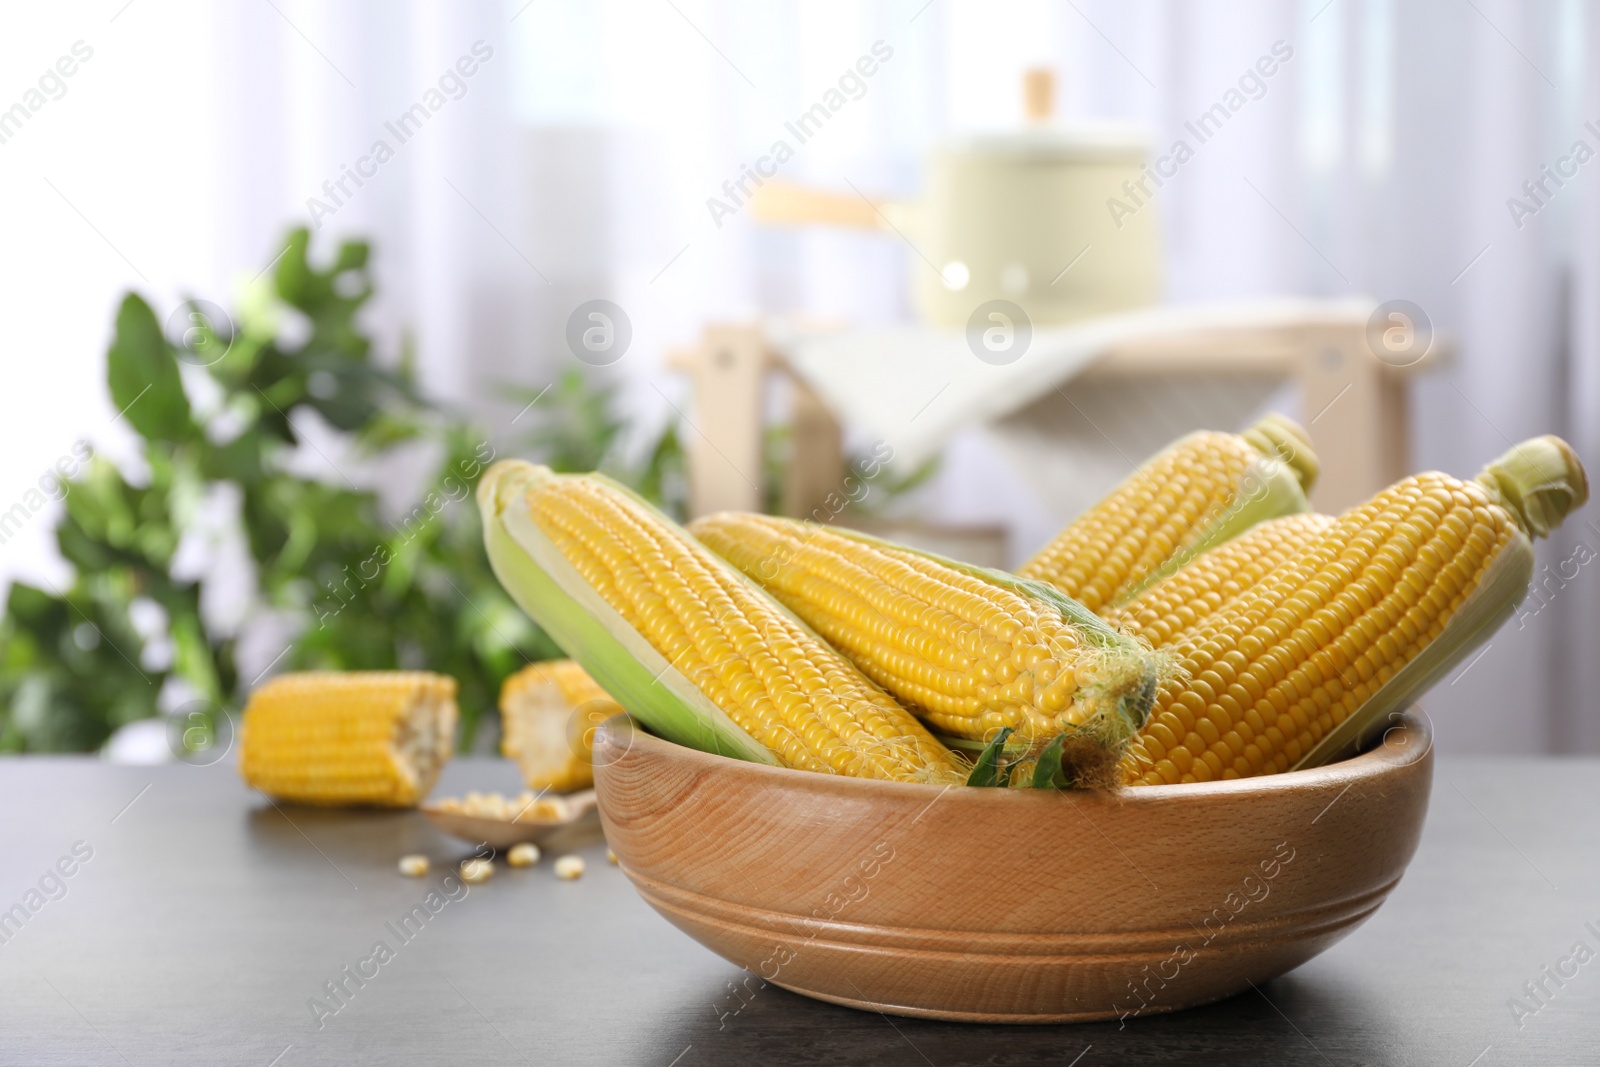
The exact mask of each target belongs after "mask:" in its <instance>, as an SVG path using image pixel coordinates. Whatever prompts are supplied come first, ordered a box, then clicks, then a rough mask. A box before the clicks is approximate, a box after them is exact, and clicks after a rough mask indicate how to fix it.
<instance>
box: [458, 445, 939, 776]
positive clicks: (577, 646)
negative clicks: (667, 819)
mask: <svg viewBox="0 0 1600 1067" xmlns="http://www.w3.org/2000/svg"><path fill="white" fill-rule="evenodd" d="M478 500H479V506H480V508H481V509H482V511H483V515H484V537H485V543H486V544H487V546H488V550H489V558H490V561H491V563H492V564H493V565H494V568H495V573H496V574H497V575H498V576H499V578H500V581H501V583H502V584H503V585H504V586H505V587H506V589H507V590H508V591H509V592H510V593H511V595H512V597H513V598H514V599H516V600H517V602H518V603H519V604H521V605H522V607H523V609H524V610H525V611H527V612H528V613H529V614H530V615H532V616H533V618H534V619H535V621H537V622H538V623H539V624H540V625H541V626H542V627H543V628H544V629H545V630H546V632H548V633H549V634H550V635H551V636H552V637H554V638H555V640H556V642H557V643H558V644H560V645H561V646H562V647H563V648H564V649H565V650H566V651H567V653H568V654H569V655H570V656H572V658H574V659H576V660H577V661H578V662H579V663H581V664H583V667H584V669H585V670H587V671H588V672H589V674H590V675H591V676H592V677H593V678H594V679H595V680H596V681H597V682H599V683H600V684H601V685H602V686H604V687H605V688H606V690H607V691H608V692H610V693H611V694H612V695H613V696H615V697H617V698H618V699H619V700H620V701H622V702H623V703H624V704H625V705H626V706H627V707H628V708H629V710H630V711H631V712H632V713H633V714H634V715H636V716H637V717H638V718H639V719H641V720H642V721H643V722H644V724H645V725H646V726H649V727H650V728H651V729H653V730H655V731H656V732H657V733H660V734H663V735H664V736H666V737H667V738H669V739H670V740H674V741H677V742H679V743H680V744H685V745H689V746H691V747H695V748H701V749H704V750H707V751H712V752H721V753H723V754H725V755H730V756H736V757H739V758H743V759H748V760H755V761H758V762H764V763H770V764H780V763H781V764H782V765H784V766H788V767H794V768H799V769H802V770H811V771H821V772H826V773H835V774H849V775H855V776H858V777H872V778H889V779H899V780H906V781H923V782H941V783H943V782H959V781H960V780H961V778H962V767H961V764H960V763H959V762H958V760H957V759H956V757H955V756H954V755H953V754H952V753H951V752H950V751H949V750H948V749H946V748H945V747H944V746H943V745H941V744H939V743H938V742H937V741H935V740H934V738H933V737H932V735H930V734H929V733H928V731H927V729H926V728H925V727H924V726H923V725H922V724H921V723H919V722H918V721H917V720H916V719H915V718H914V717H913V716H912V715H911V714H910V713H909V712H908V711H906V710H905V709H904V708H902V707H901V706H900V705H899V704H897V703H896V702H895V701H894V700H893V698H891V697H890V696H889V695H888V694H886V693H884V692H883V691H882V690H881V689H879V688H878V687H877V686H876V685H874V684H873V683H872V682H871V681H869V680H868V679H867V678H866V677H865V676H863V675H862V674H861V672H860V671H858V670H857V669H856V668H855V667H854V666H852V665H851V663H850V662H849V661H848V660H847V659H845V658H844V657H843V656H842V655H840V654H839V653H838V652H836V651H834V650H833V649H832V648H830V647H828V645H826V644H825V643H824V642H823V641H822V640H821V639H820V638H819V637H817V635H816V634H814V633H812V632H811V631H810V630H809V629H807V628H806V627H805V626H804V625H803V624H802V623H800V622H799V620H797V619H795V618H794V617H793V616H792V615H790V614H789V613H788V612H787V611H785V610H784V609H783V608H782V607H781V606H780V605H779V604H778V603H777V602H776V601H774V600H773V599H772V598H771V597H769V596H768V595H767V594H766V593H764V592H762V591H761V590H760V589H759V588H757V587H756V586H755V585H754V584H753V583H751V582H750V581H749V580H748V579H746V578H745V577H744V576H743V575H741V574H739V573H738V572H737V571H735V570H733V569H732V568H730V567H728V566H727V565H726V564H725V563H723V562H722V561H721V560H719V559H718V558H717V557H716V556H715V555H713V554H712V553H711V552H710V551H709V550H708V549H707V548H706V547H705V546H704V545H702V544H700V543H699V542H698V541H696V540H694V538H692V537H690V536H689V535H688V534H687V533H685V532H684V531H683V530H682V529H681V528H680V527H678V526H677V525H675V524H674V523H672V522H671V521H670V520H668V519H667V518H666V517H665V516H663V515H661V514H660V513H659V512H658V511H656V510H655V509H654V508H652V507H651V506H650V505H649V504H647V503H645V502H644V501H643V500H642V499H640V498H638V497H637V496H635V495H634V494H632V493H631V492H629V491H628V490H626V489H623V488H622V487H621V486H619V485H617V484H616V483H614V482H612V481H610V480H609V479H607V478H604V477H603V476H600V475H592V474H591V475H557V474H554V473H552V472H551V471H550V470H549V469H548V468H545V467H536V466H534V465H532V464H529V463H523V462H520V461H504V462H501V463H498V464H496V465H495V466H494V467H492V468H490V470H489V471H488V473H487V474H486V475H485V476H484V479H483V481H482V482H481V483H480V485H479V489H478Z"/></svg>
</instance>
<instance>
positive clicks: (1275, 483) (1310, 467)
mask: <svg viewBox="0 0 1600 1067" xmlns="http://www.w3.org/2000/svg"><path fill="white" fill-rule="evenodd" d="M1318 470H1319V466H1318V462H1317V457H1316V453H1315V452H1314V451H1312V448H1311V441H1310V439H1309V438H1308V437H1307V436H1306V432H1305V431H1304V430H1302V429H1301V428H1300V427H1299V426H1298V425H1297V424H1296V423H1295V422H1293V421H1292V420H1290V419H1287V418H1285V417H1284V416H1282V415H1268V416H1267V417H1266V418H1264V419H1262V420H1261V421H1260V422H1258V423H1256V424H1255V425H1254V426H1252V427H1250V428H1249V429H1248V430H1246V431H1244V432H1243V433H1242V434H1232V433H1220V432H1215V431H1210V430H1202V431H1198V432H1196V433H1192V434H1189V435H1188V436H1186V437H1182V438H1180V439H1178V440H1177V441H1175V442H1173V443H1172V444H1171V445H1169V446H1167V447H1166V448H1165V449H1163V450H1162V451H1161V452H1159V453H1157V454H1156V455H1155V456H1153V457H1151V458H1150V459H1149V460H1147V461H1145V462H1144V463H1143V464H1141V465H1140V466H1139V468H1138V469H1137V470H1136V471H1134V472H1133V473H1132V474H1130V475H1129V476H1128V477H1127V478H1126V479H1124V480H1123V481H1122V483H1121V484H1120V485H1118V486H1117V487H1116V488H1115V489H1114V490H1112V491H1111V493H1110V495H1108V496H1107V497H1106V498H1105V499H1104V500H1102V501H1101V502H1100V503H1098V504H1096V505H1095V506H1094V507H1092V508H1090V509H1089V510H1088V511H1087V512H1085V513H1084V514H1083V515H1081V516H1079V517H1078V518H1077V519H1075V520H1074V521H1073V522H1071V523H1069V524H1068V525H1067V526H1066V528H1065V529H1063V530H1062V531H1061V532H1060V533H1059V534H1057V535H1056V536H1055V537H1054V538H1053V539H1052V540H1051V541H1050V543H1049V544H1047V545H1046V546H1045V547H1044V548H1042V549H1040V550H1039V552H1038V553H1037V554H1035V555H1034V556H1033V558H1032V559H1030V560H1028V562H1027V563H1025V564H1023V565H1022V567H1021V568H1020V569H1018V571H1017V573H1018V574H1020V575H1021V576H1022V577H1024V578H1029V579H1032V580H1035V581H1040V582H1045V583H1047V584H1049V585H1051V586H1053V587H1055V588H1056V589H1058V590H1060V591H1061V592H1063V593H1065V594H1066V595H1067V596H1069V597H1071V598H1072V599H1074V600H1076V601H1078V602H1079V603H1080V604H1082V605H1083V606H1084V607H1086V608H1088V609H1089V610H1090V611H1095V612H1099V611H1104V610H1106V609H1108V608H1112V607H1115V606H1117V605H1120V604H1122V603H1124V602H1126V601H1127V600H1129V599H1131V598H1132V597H1134V596H1136V595H1138V594H1139V593H1140V592H1141V591H1142V590H1143V589H1145V588H1146V587H1147V586H1149V585H1152V584H1154V583H1155V582H1157V581H1159V580H1160V579H1161V578H1163V577H1165V576H1166V575H1169V574H1171V573H1173V572H1174V571H1176V570H1177V569H1178V568H1179V567H1181V566H1183V564H1185V563H1187V562H1188V561H1189V560H1191V559H1194V558H1195V557H1196V556H1198V555H1200V554H1201V553H1202V552H1205V551H1206V550H1207V549H1210V548H1213V547H1215V546H1216V545H1219V544H1222V543H1223V542H1225V541H1227V540H1229V539H1230V538H1232V537H1235V536H1237V535H1239V534H1240V533H1243V532H1244V531H1245V530H1248V529H1250V528H1251V527H1253V526H1255V525H1256V524H1257V523H1259V522H1263V521H1265V520H1267V519H1273V518H1277V517H1279V516H1282V515H1292V514H1297V513H1299V512H1303V511H1306V510H1308V508H1309V505H1308V503H1307V500H1306V496H1307V494H1308V493H1310V492H1311V487H1312V486H1313V485H1314V484H1315V482H1316V478H1317V473H1318Z"/></svg>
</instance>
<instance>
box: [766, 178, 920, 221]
mask: <svg viewBox="0 0 1600 1067" xmlns="http://www.w3.org/2000/svg"><path fill="white" fill-rule="evenodd" d="M886 206H889V205H887V204H886V202H883V201H877V200H869V199H867V198H866V197H864V196H860V195H858V194H856V193H836V192H832V191H830V190H827V189H818V188H815V187H813V186H809V185H796V184H794V183H792V182H779V181H769V182H766V183H765V184H763V185H762V186H761V187H760V188H759V189H757V190H756V193H755V195H754V196H752V197H751V198H750V210H751V212H752V217H753V218H754V219H755V220H756V221H757V222H761V223H765V224H767V225H769V226H805V225H813V224H817V223H821V224H824V225H829V226H851V227H855V228H857V229H865V230H883V229H888V228H889V223H888V221H887V220H886V219H885V218H884V213H883V210H882V209H883V208H884V207H886Z"/></svg>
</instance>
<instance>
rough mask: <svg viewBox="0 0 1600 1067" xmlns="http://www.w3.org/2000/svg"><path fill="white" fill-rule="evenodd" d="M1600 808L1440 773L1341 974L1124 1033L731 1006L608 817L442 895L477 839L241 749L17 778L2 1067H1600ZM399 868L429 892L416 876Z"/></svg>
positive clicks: (1583, 792)
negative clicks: (1395, 884) (257, 761)
mask: <svg viewBox="0 0 1600 1067" xmlns="http://www.w3.org/2000/svg"><path fill="white" fill-rule="evenodd" d="M470 788H480V789H498V790H501V791H516V790H517V789H518V782H517V781H516V779H515V776H514V773H513V772H512V769H511V767H510V765H509V764H507V763H505V762H503V761H491V760H458V761H456V762H455V763H453V764H451V765H450V767H449V768H448V769H447V771H446V774H445V778H444V780H443V782H442V783H441V785H440V789H441V790H442V791H444V792H463V791H465V790H467V789H470ZM1597 802H1600V762H1595V761H1580V760H1501V761H1487V760H1464V759H1450V758H1440V759H1439V762H1438V765H1437V773H1436V775H1435V783H1434V794H1433V802H1432V809H1431V811H1430V812H1429V815H1428V823H1427V830H1426V832H1425V834H1424V835H1423V839H1422V845H1421V849H1420V851H1419V852H1418V854H1417V857H1416V860H1415V861H1414V862H1413V864H1412V866H1411V868H1410V870H1409V872H1408V873H1407V875H1406V877H1405V879H1404V880H1403V881H1402V882H1401V883H1400V886H1399V888H1398V889H1396V891H1395V892H1394V895H1393V896H1392V897H1391V898H1390V900H1389V902H1388V903H1387V904H1386V905H1385V906H1384V907H1383V908H1381V909H1380V910H1379V911H1378V913H1377V914H1376V915H1375V916H1374V917H1373V918H1372V919H1371V920H1370V921H1369V922H1368V923H1367V924H1366V925H1365V926H1363V927H1361V928H1360V929H1358V930H1356V931H1355V932H1354V933H1353V934H1352V935H1351V936H1350V937H1348V938H1347V939H1346V940H1344V941H1343V942H1341V943H1340V944H1339V945H1337V946H1335V947H1334V948H1333V949H1331V950H1330V951H1329V952H1327V953H1325V954H1324V955H1322V956H1321V957H1319V958H1317V959H1315V960H1313V961H1311V962H1310V963H1308V964H1306V965H1305V966H1303V967H1301V968H1300V969H1299V970H1297V971H1295V972H1293V973H1291V974H1289V975H1286V976H1284V977H1282V978H1279V979H1276V980H1275V981H1272V982H1268V983H1266V984H1265V985H1263V986H1262V987H1261V989H1260V991H1259V992H1251V993H1246V994H1244V995H1242V996H1239V997H1235V998H1234V999H1232V1000H1229V1001H1226V1002H1224V1003H1221V1004H1216V1005H1213V1006H1211V1007H1207V1008H1201V1009H1196V1010H1193V1011H1188V1012H1180V1013H1176V1014H1172V1015H1167V1016H1159V1017H1147V1018H1143V1019H1139V1020H1136V1021H1134V1022H1131V1023H1130V1024H1129V1025H1128V1026H1127V1027H1126V1028H1125V1029H1119V1028H1118V1026H1117V1024H1115V1023H1109V1024H1095V1025H1085V1026H1054V1027H990V1026H962V1025H955V1024H943V1023H930V1022H921V1021H914V1020H909V1019H892V1018H885V1017H883V1016H880V1015H877V1014H873V1013H867V1012H857V1011H852V1010H849V1009H846V1008H839V1007H834V1006H832V1005H828V1004H822V1003H816V1002H813V1001H810V1000H807V999H805V998H803V997H799V996H796V995H794V994H791V993H788V992H785V991H783V990H781V989H777V988H775V987H767V988H765V989H761V990H759V991H758V992H757V993H756V994H754V995H753V996H750V995H748V994H747V997H748V1002H744V1001H740V1000H738V999H735V998H734V997H733V996H732V994H731V992H730V989H731V987H730V984H729V983H730V982H731V981H732V980H733V979H735V978H736V977H740V978H742V977H743V974H742V972H740V971H738V970H737V969H736V968H735V967H733V966H732V965H730V964H728V963H726V962H724V961H723V960H721V959H719V958H718V957H716V956H714V955H712V954H711V953H710V952H708V951H706V950H705V949H702V948H701V947H700V946H698V945H697V944H695V943H694V942H692V941H691V940H689V938H687V937H686V936H684V935H683V934H681V933H679V932H678V931H677V930H676V929H675V928H674V927H672V926H670V925H669V924H668V923H667V922H666V920H664V919H662V918H660V917H659V916H657V915H656V914H655V913H654V912H652V911H651V910H650V909H649V908H648V907H647V906H645V905H644V904H643V903H642V902H641V901H640V900H639V898H638V897H636V896H635V895H634V892H633V890H632V888H631V887H630V886H629V884H628V881H627V879H626V877H625V876H624V875H623V874H622V872H621V871H620V870H618V869H617V868H616V867H613V866H610V865H608V864H607V863H606V861H605V847H604V844H603V842H602V841H601V840H600V837H599V834H598V829H597V828H591V829H589V830H587V831H578V832H576V834H575V836H573V837H572V838H570V839H569V840H568V841H567V842H565V843H563V844H559V845H556V846H555V847H552V848H549V849H547V850H546V851H547V857H548V856H554V855H559V854H562V853H565V852H577V853H578V854H580V855H582V856H583V857H584V858H585V860H587V862H588V872H587V874H585V876H584V877H583V878H582V879H581V880H579V881H576V882H561V881H558V880H557V879H556V878H555V877H554V875H553V874H552V872H551V864H550V860H549V858H547V859H546V860H545V861H544V862H542V863H541V864H540V865H538V866H537V867H534V868H531V869H526V870H515V871H514V870H510V869H507V868H505V867H503V866H502V867H500V869H499V870H498V871H497V873H496V874H495V876H494V878H493V879H492V880H491V881H489V882H488V883H486V884H484V885H481V886H474V887H471V888H470V889H469V890H468V891H467V892H466V893H465V895H462V894H460V893H459V891H458V892H457V893H456V894H455V896H454V899H452V898H451V897H450V896H448V895H446V893H445V890H444V883H443V882H442V875H443V874H444V873H445V872H446V871H448V870H449V868H450V866H451V865H452V864H453V863H454V862H456V861H458V860H460V859H462V858H465V857H466V856H468V855H469V854H470V853H471V849H470V847H469V846H466V845H462V844H459V843H457V842H454V841H452V840H451V839H449V838H447V837H444V836H442V835H440V834H438V833H436V832H435V831H434V830H433V828H432V827H431V826H430V825H429V824H428V823H427V822H426V821H425V820H424V819H423V818H422V816H421V815H419V814H417V813H415V812H404V813H393V814H385V813H372V812H338V811H320V810H314V809H308V808H293V807H286V808H283V809H281V810H280V809H277V808H275V807H274V806H273V805H272V804H271V803H269V802H268V801H267V800H266V799H265V798H264V797H262V796H261V795H260V794H258V793H254V792H252V791H250V790H247V789H246V788H244V786H243V785H242V784H241V783H240V782H239V780H238V778H237V777H236V776H235V773H234V771H233V769H232V766H231V760H230V761H225V762H224V763H221V764H218V765H215V766H211V767H190V766H184V765H173V766H165V767H157V768H141V767H117V766H110V765H107V764H104V763H100V762H97V761H94V760H91V759H78V758H65V759H56V758H24V759H8V760H0V909H7V910H9V909H11V908H12V906H13V905H15V904H21V905H23V912H24V913H26V916H27V917H26V919H25V920H22V919H18V918H17V917H16V913H15V912H13V913H12V915H13V918H12V919H11V920H10V922H9V923H5V924H4V925H3V926H0V934H3V935H4V937H5V940H4V942H3V943H0V1063H3V1064H8V1065H9V1064H25V1065H29V1067H33V1065H42V1064H129V1065H138V1067H143V1065H146V1064H150V1065H157V1064H160V1065H167V1064H204V1065H207V1067H211V1065H217V1064H249V1065H254V1067H269V1065H274V1064H275V1065H278V1067H302V1065H307V1064H340V1065H346V1064H363V1063H372V1064H384V1065H399V1064H445V1063H448V1064H459V1065H471V1067H488V1065H491V1064H537V1065H540V1067H543V1065H546V1064H553V1065H566V1064H650V1065H657V1067H672V1065H676V1067H694V1065H697V1064H741V1065H743V1064H763V1065H777V1064H789V1063H803V1064H838V1063H850V1064H906V1065H911V1067H924V1065H927V1064H932V1065H934V1067H956V1065H958V1064H989V1065H1002V1064H1035V1063H1059V1064H1072V1063H1076V1064H1078V1065H1079V1067H1097V1065H1101V1064H1169V1063H1207V1064H1216V1065H1234V1064H1271V1065H1297V1064H1315V1065H1321V1067H1330V1065H1332V1067H1347V1065H1351V1067H1353V1065H1356V1064H1440V1065H1446V1067H1501V1065H1504V1064H1533V1063H1538V1064H1600V956H1596V957H1595V958H1593V959H1591V958H1589V954H1590V953H1600V827H1597V820H1596V809H1597V806H1600V803H1597ZM408 852H424V853H427V854H429V855H430V856H432V857H433V859H434V861H435V867H434V873H433V874H432V875H430V876H429V877H428V878H426V879H422V880H413V879H407V878H402V877H400V876H399V875H398V874H397V873H396V870H395V862H396V860H397V859H398V858H399V857H400V856H401V855H402V854H404V853H408ZM63 872H70V874H66V873H63ZM430 892H432V893H435V894H437V895H436V896H434V897H433V898H432V899H431V901H430V899H429V896H428V894H429V893H430ZM30 904H31V905H33V910H32V911H29V905H30ZM419 904H421V905H423V908H422V914H425V915H426V916H427V920H426V922H423V921H422V920H420V919H416V918H413V919H412V922H411V926H410V927H407V928H404V929H400V928H399V927H398V926H397V924H398V923H399V921H400V920H401V918H402V917H403V916H405V915H407V914H408V913H409V912H411V911H412V909H413V907H414V906H416V905H419ZM429 904H431V905H432V910H431V911H430V910H429V907H428V905H429ZM0 922H4V920H3V918H0ZM397 932H398V933H399V934H403V935H405V936H404V937H401V936H397ZM379 941H382V942H384V943H385V944H386V945H387V946H388V958H387V960H386V961H383V960H378V959H377V958H376V956H375V953H374V948H375V945H376V943H377V942H379ZM1580 945H1582V946H1584V949H1583V950H1578V946H1580ZM1579 957H1582V961H1581V962H1580V960H1579ZM346 967H350V968H357V969H361V970H364V971H365V972H366V973H368V974H369V975H371V977H369V978H368V979H366V980H365V981H364V984H357V981H356V980H354V979H351V978H348V977H345V970H344V969H345V968H346ZM1546 968H1549V970H1548V971H1547V970H1546ZM1561 972H1566V974H1567V976H1566V977H1561ZM341 979H342V980H343V982H344V989H345V990H346V991H347V992H346V993H345V995H344V997H343V998H342V999H335V998H332V997H330V995H329V994H328V992H327V985H326V984H327V983H331V982H334V981H336V980H341ZM1541 986H1542V991H1541ZM1530 991H1531V992H1530ZM316 999H321V1000H322V1002H323V1003H324V1005H328V1006H337V1007H338V1011H337V1012H332V1011H331V1010H330V1008H329V1007H324V1008H323V1009H322V1010H321V1011H320V1012H319V1011H318V1010H316V1009H315V1008H314V1007H313V1002H314V1000H316ZM1518 1003H1520V1004H1521V1005H1522V1009H1521V1010H1518V1009H1517V1004H1518ZM740 1004H743V1007H742V1008H741V1009H740V1010H739V1011H738V1012H737V1013H736V1014H735V1013H731V1012H730V1010H729V1009H730V1007H734V1006H738V1005H740ZM319 1016H320V1018H319Z"/></svg>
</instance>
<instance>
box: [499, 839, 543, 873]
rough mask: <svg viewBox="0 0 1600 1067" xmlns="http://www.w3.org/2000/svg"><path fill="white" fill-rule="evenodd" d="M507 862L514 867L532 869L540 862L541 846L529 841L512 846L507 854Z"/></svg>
mask: <svg viewBox="0 0 1600 1067" xmlns="http://www.w3.org/2000/svg"><path fill="white" fill-rule="evenodd" d="M506 862H507V863H509V864H511V866H513V867H532V866H533V865H534V864H535V863H538V862H539V846H538V845H535V844H533V843H532V842H529V841H524V842H522V843H521V844H519V845H512V846H511V851H510V852H507V853H506Z"/></svg>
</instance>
